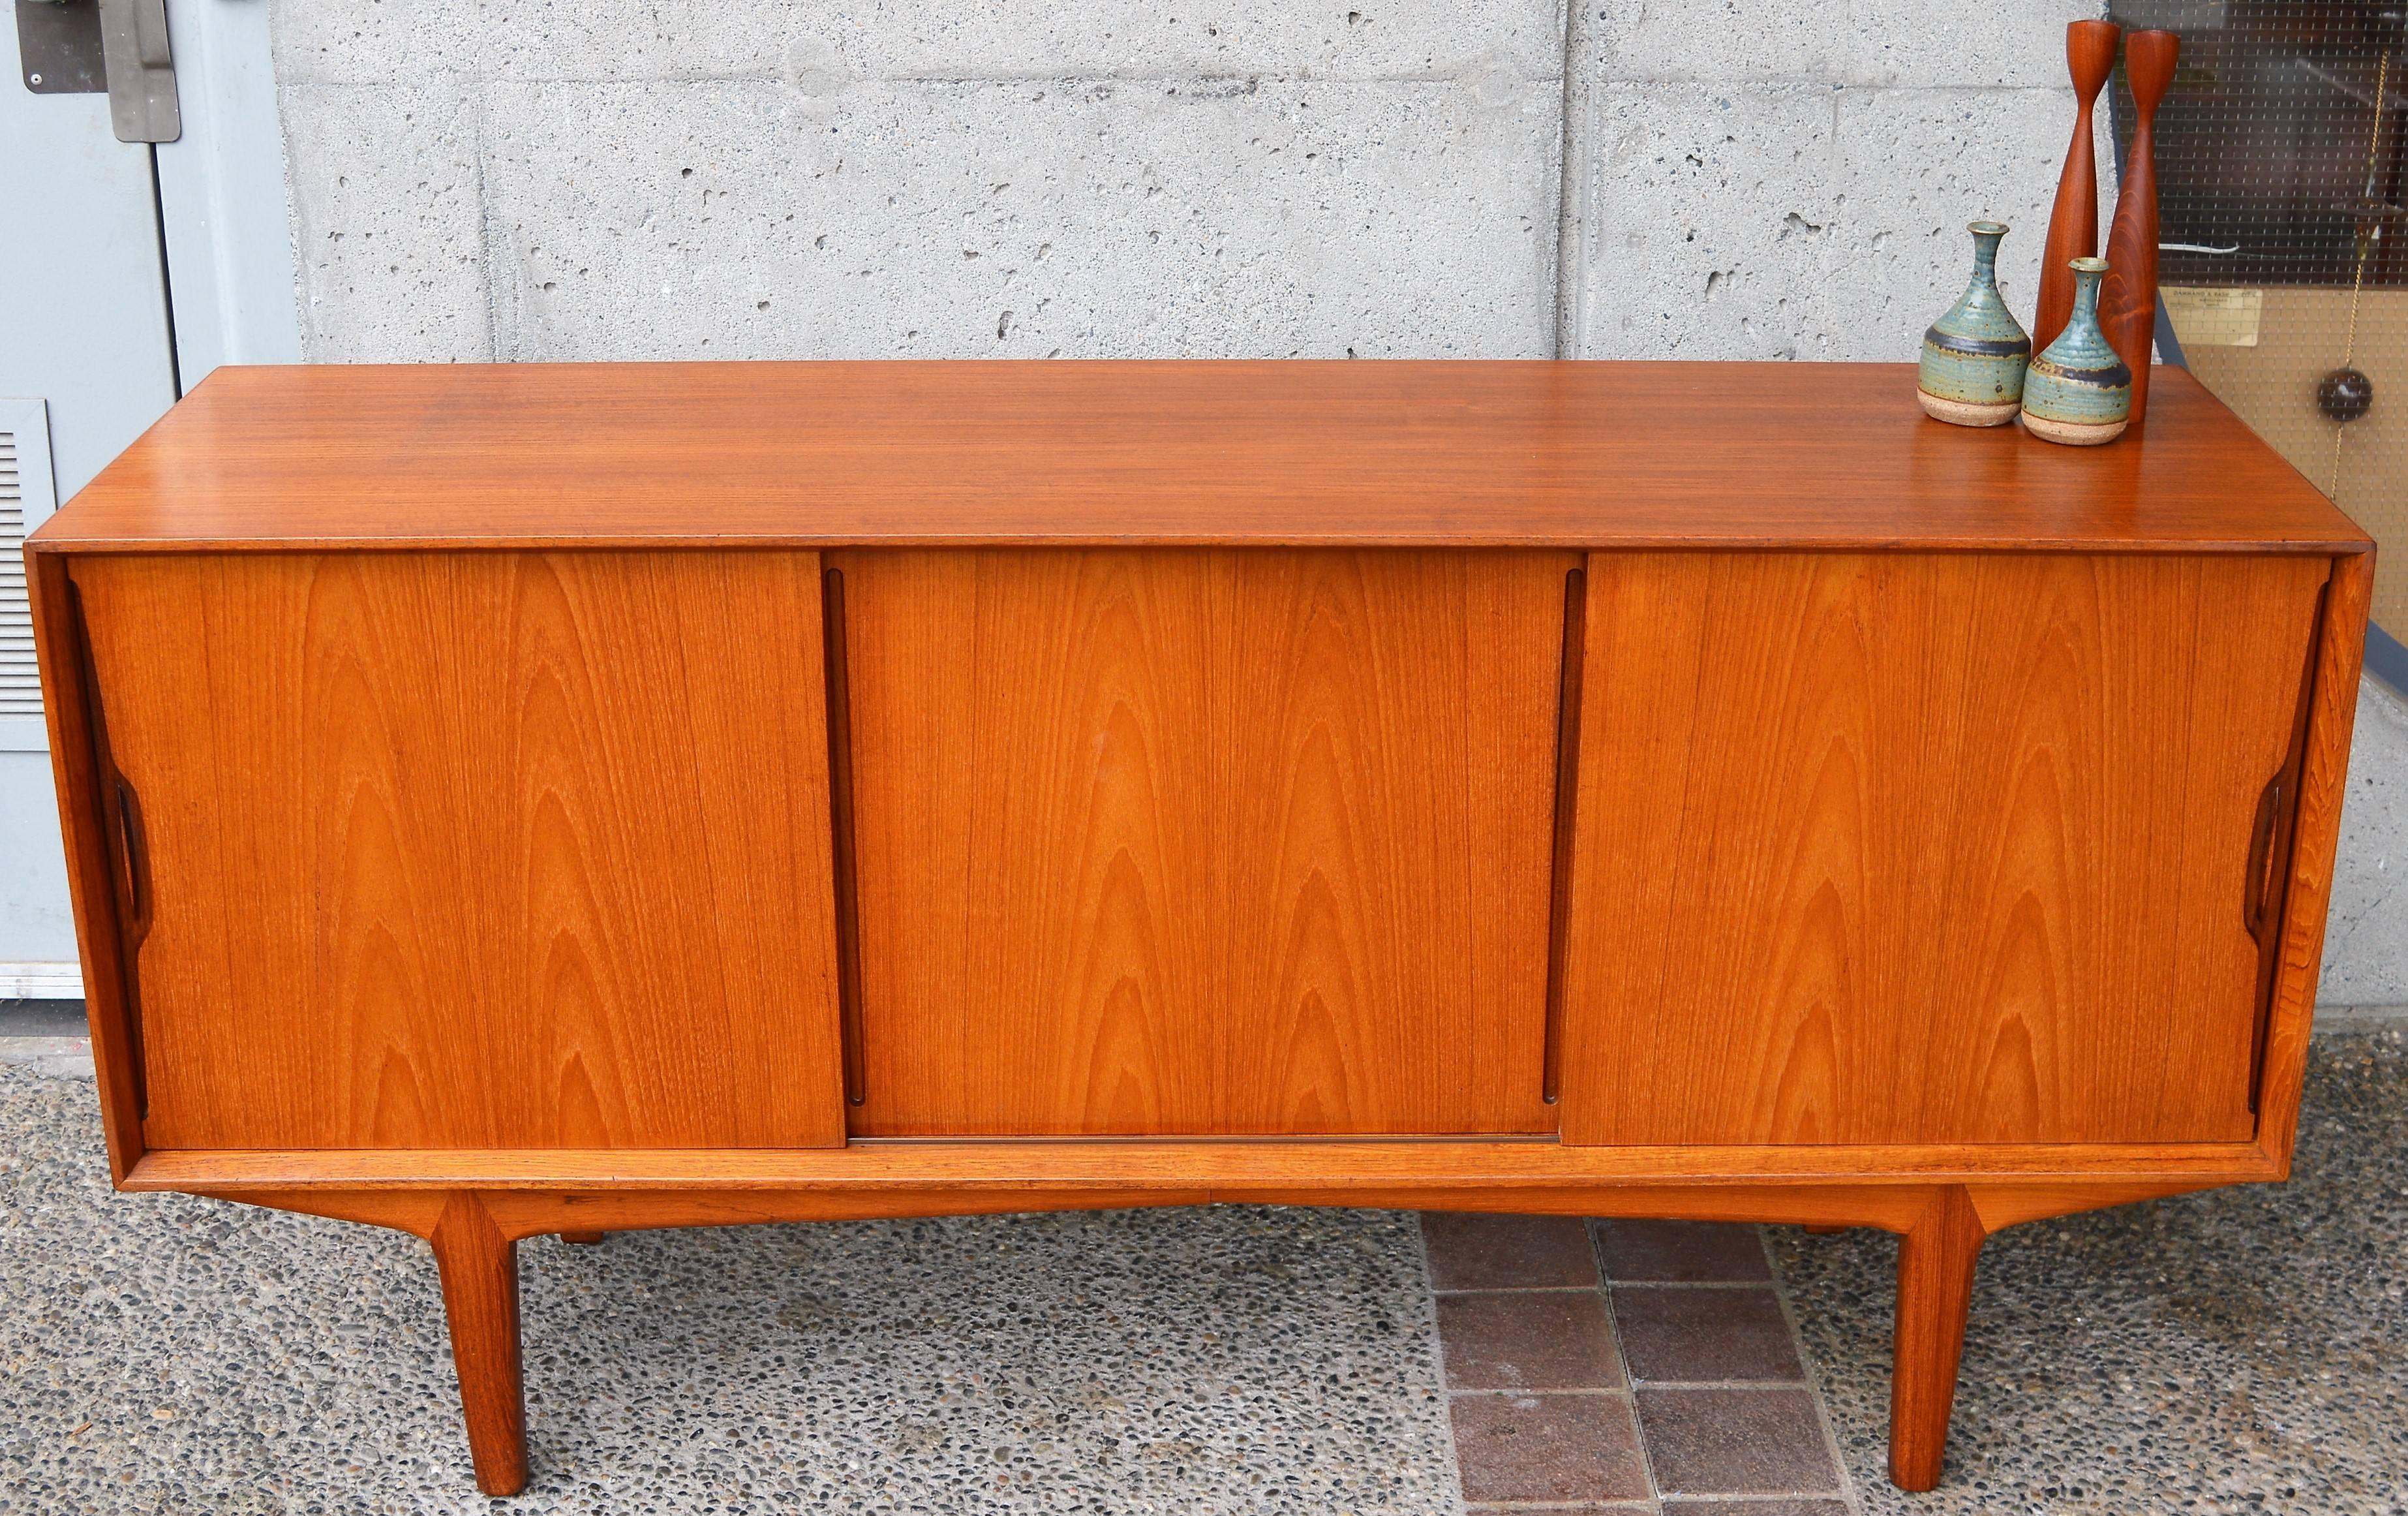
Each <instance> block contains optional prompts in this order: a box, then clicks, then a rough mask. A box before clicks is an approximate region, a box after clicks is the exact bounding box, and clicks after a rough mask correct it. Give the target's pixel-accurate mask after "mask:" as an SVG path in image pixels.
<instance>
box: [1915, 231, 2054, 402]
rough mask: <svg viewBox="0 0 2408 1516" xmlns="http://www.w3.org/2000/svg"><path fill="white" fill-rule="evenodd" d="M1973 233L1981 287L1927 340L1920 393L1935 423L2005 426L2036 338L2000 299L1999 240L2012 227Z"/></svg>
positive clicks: (1970, 288) (1918, 378)
mask: <svg viewBox="0 0 2408 1516" xmlns="http://www.w3.org/2000/svg"><path fill="white" fill-rule="evenodd" d="M1966 230H1967V231H1970V232H1971V233H1972V234H1973V282H1971V284H1968V285H1966V286H1965V293H1964V294H1963V295H1960V296H1957V303H1956V304H1955V305H1952V306H1950V307H1949V308H1948V310H1947V313H1946V314H1944V315H1942V317H1941V318H1940V319H1939V320H1938V321H1935V322H1933V323H1932V324H1931V329H1930V330H1929V331H1928V332H1925V333H1924V334H1923V362H1922V365H1921V367H1920V368H1917V370H1916V372H1915V384H1914V393H1915V398H1917V399H1919V400H1921V401H1922V402H1923V409H1924V412H1925V413H1926V414H1927V415H1929V416H1931V417H1932V418H1933V419H1935V420H1939V421H1946V422H1953V423H1955V424H1956V425H1957V426H2000V425H2002V424H2004V423H2006V422H2010V421H2013V420H2014V419H2015V408H2016V406H2017V405H2018V404H2019V403H2020V402H2021V401H2022V398H2023V393H2024V366H2025V365H2026V364H2027V363H2028V362H2029V361H2030V359H2031V338H2030V336H2029V335H2028V334H2027V333H2026V332H2025V331H2024V329H2023V326H2022V325H2021V324H2019V323H2018V322H2017V321H2016V320H2015V318H2014V314H2013V313H2012V312H2011V311H2009V310H2007V302H2006V301H2005V300H2004V299H2003V298H2001V297H2000V295H1999V272H1998V270H1999V238H2002V237H2004V236H2006V235H2007V228H2006V224H2005V223H2003V222H1996V221H1977V222H1975V223H1973V224H1971V226H1968V227H1967V228H1966Z"/></svg>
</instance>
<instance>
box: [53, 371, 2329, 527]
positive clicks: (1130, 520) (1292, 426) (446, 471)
mask: <svg viewBox="0 0 2408 1516" xmlns="http://www.w3.org/2000/svg"><path fill="white" fill-rule="evenodd" d="M718 541H724V542H729V543H740V542H750V543H762V544H783V545H798V546H869V545H889V546H904V545H926V546H939V545H970V544H979V543H985V544H994V545H1004V544H1014V543H1050V544H1054V545H1078V544H1089V545H1096V544H1109V543H1127V544H1138V543H1152V544H1162V545H1169V544H1182V545H1197V544H1226V545H1265V546H1275V545H1309V544H1322V545H1355V546H1383V547H1401V546H1427V547H1445V546H1464V547H1473V546H1534V547H1570V548H1582V547H1605V546H1627V547H1648V546H1720V547H1751V546H1799V547H1874V548H1879V547H1888V546H1895V545H1915V544H1921V545H1928V546H1934V547H1956V548H2004V549H2030V548H2045V547H2087V548H2096V549H2099V550H2101V551H2114V550H2122V549H2136V548H2137V549H2147V548H2179V547H2186V546H2191V547H2197V548H2200V549H2201V550H2204V551H2214V552H2230V551H2246V550H2251V549H2258V548H2268V547H2272V548H2284V549H2292V550H2301V551H2316V550H2321V551H2340V552H2359V551H2363V550H2364V549H2365V547H2366V545H2367V540H2366V537H2365V535H2364V534H2363V533H2362V532H2360V531H2359V530H2358V528H2357V527H2355V526H2353V525H2352V524H2351V523H2350V521H2349V520H2348V518H2347V517H2345V516H2343V514H2342V513H2340V512H2339V511H2337V510H2335V509H2334V508H2333V506H2332V505H2331V503H2330V502H2329V501H2328V500H2327V499H2326V498H2324V497H2323V496H2322V495H2320V494H2318V493H2317V492H2316V490H2315V488H2314V487H2313V486H2311V485H2310V484H2308V483H2307V482H2306V481H2305V480H2303V479H2302V478H2300V475H2299V473H2298V472H2297V471H2296V470H2295V469H2292V468H2291V467H2290V466H2289V465H2288V464H2286V463H2285V462H2284V461H2283V460H2282V458H2281V457H2280V456H2278V455H2276V454H2275V453H2274V451H2273V450H2272V448H2270V447H2268V446H2267V445H2266V444H2265V443H2264V442H2262V441H2259V440H2257V438H2256V437H2255V436H2254V435H2252V434H2251V433H2250V432H2249V430H2248V429H2247V428H2246V427H2244V426H2243V425H2242V424H2241V423H2240V421H2239V420H2237V419H2236V418H2235V417H2234V416H2233V415H2232V413H2231V412H2230V411H2228V410H2227V409H2226V408H2225V407H2224V406H2223V404H2222V403H2221V402H2219V401H2217V400H2216V399H2215V398H2214V397H2212V396H2210V395H2209V394H2208V393H2207V392H2206V391H2205V390H2204V389H2203V388H2201V387H2200V385H2199V384H2198V383H2196V382H2194V381H2193V380H2192V379H2191V378H2190V377H2189V376H2188V375H2187V374H2185V373H2183V372H2181V371H2179V370H2175V369H2171V368H2170V369H2167V370H2165V372H2164V373H2163V374H2161V375H2160V376H2159V383H2158V387H2157V391H2156V393H2155V394H2154V396H2153V397H2152V404H2151V406H2150V411H2149V435H2148V445H2147V446H2146V447H2145V448H2143V447H2121V446H2111V447H2101V448H2065V447H2057V446H2054V445H2052V444H2050V443H2047V442H2042V441H2041V440H2037V439H2035V438H2032V437H2029V436H2027V435H2026V434H2025V433H2024V432H2023V430H2022V428H2020V427H2016V426H2000V427H1997V428H1993V429H1987V430H1969V429H1967V428H1963V427H1957V426H1942V425H1941V424H1940V423H1937V422H1934V421H1930V420H1928V418H1926V417H1925V416H1924V415H1923V414H1922V412H1921V411H1920V409H1919V408H1918V407H1917V406H1916V405H1915V403H1914V365H1913V364H1737V363H1546V362H1503V363H1462V362H1412V363H1353V362H1343V361H1340V362H1293V361H1288V362H1260V363H1256V362H1201V363H1178V362H1161V363H1151V362H1149V363H1076V362H1073V363H1054V362H1002V361H996V362H984V363H951V364H945V363H739V364H598V365H558V366H552V365H520V364H503V365H495V366H483V367H471V366H464V367H451V366H443V365H425V366H409V367H396V368H365V367H363V368H351V367H340V366H323V367H308V368H234V367H228V368H220V369H218V370H217V371H216V372H215V373H213V374H211V375H210V376H209V377H208V379H207V380H205V381H204V382H203V383H201V384H200V385H198V386H197V387H196V388H195V389H194V390H193V393H192V394H191V395H189V396H187V397H185V398H184V399H183V400H182V401H181V402H180V403H179V404H178V405H177V406H176V407H175V409H174V410H172V411H169V412H168V413H167V415H166V416H165V418H164V419H162V420H161V421H160V422H159V423H158V425H156V426H153V427H151V428H150V431H149V432H148V433H146V434H145V435H144V436H143V437H142V439H141V440H138V441H137V442H136V443H135V444H134V446H133V447H131V448H129V449H128V450H127V451H126V452H125V453H124V455H122V456H121V457H119V458H118V459H117V461H116V462H114V463H112V464H110V465H109V466H108V469H105V470H103V472H102V473H101V475H100V476H99V478H97V479H96V480H94V481H93V484H91V485H90V486H89V487H87V488H86V489H85V490H84V491H83V492H82V493H81V494H79V496H78V497H77V498H76V499H75V500H74V501H73V502H71V503H70V504H69V505H68V506H67V507H66V508H65V510H63V511H61V512H59V513H57V514H56V515H55V516H53V517H52V518H51V519H50V521H49V522H48V523H46V524H45V525H44V526H43V527H42V528H41V529H40V530H39V531H38V532H37V533H36V542H37V544H39V545H40V546H42V547H45V548H48V547H53V546H55V547H70V546H72V547H77V548H83V549H99V548H122V549H162V550H189V549H192V548H194V547H201V546H210V545H216V546H223V547H228V548H296V547H322V546H330V545H336V544H345V545H351V546H360V547H408V546H480V545H481V546H521V547H527V546H552V545H563V544H572V545H574V544H582V545H605V544H609V543H614V542H615V543H624V544H652V545H671V544H687V545H693V544H705V543H710V542H718Z"/></svg>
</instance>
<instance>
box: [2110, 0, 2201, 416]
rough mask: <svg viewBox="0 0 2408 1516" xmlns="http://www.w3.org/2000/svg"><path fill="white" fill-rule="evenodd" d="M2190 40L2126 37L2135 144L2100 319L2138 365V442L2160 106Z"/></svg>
mask: <svg viewBox="0 0 2408 1516" xmlns="http://www.w3.org/2000/svg"><path fill="white" fill-rule="evenodd" d="M2181 50H2182V39H2181V38H2179V37H2177V36H2174V34H2173V33H2171V32H2164V31H2139V32H2134V33H2133V34H2132V35H2131V36H2128V37H2127V38H2126V39H2125V41H2124V75H2125V81H2126V82H2127V83H2128V84H2129V85H2130V86H2131V91H2132V145H2131V147H2130V148H2129V149H2128V150H2127V151H2126V152H2125V154H2124V171H2123V172H2122V173H2121V174H2119V175H2117V176H2116V185H2115V219H2114V223H2113V224H2111V225H2110V226H2109V227H2108V229H2107V273H2106V277H2105V278H2104V279H2102V280H2101V281H2100V286H2099V325H2100V330H2102V331H2104V332H2105V333H2106V334H2107V342H2108V345H2109V346H2111V347H2113V348H2114V350H2115V355H2116V356H2117V357H2119V358H2121V359H2123V360H2124V363H2125V366H2126V367H2127V368H2130V369H2131V370H2132V417H2131V421H2130V423H2129V424H2128V425H2127V426H2125V428H2124V436H2125V437H2127V438H2129V439H2135V440H2137V439H2138V438H2139V437H2140V435H2141V433H2142V432H2143V429H2145V428H2146V427H2147V426H2148V423H2149V420H2150V407H2149V387H2150V383H2151V376H2152V375H2153V373H2154V372H2155V369H2156V367H2157V366H2156V363H2155V362H2154V355H2155V354H2156V352H2157V107H2158V105H2159V104H2160V103H2162V102H2163V101H2164V99H2165V97H2166V91H2167V90H2168V89H2170V88H2171V87H2172V85H2173V81H2174V60H2175V58H2176V56H2177V55H2178V54H2179V53H2180V51H2181Z"/></svg>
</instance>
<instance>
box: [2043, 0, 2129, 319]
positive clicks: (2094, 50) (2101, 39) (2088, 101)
mask: <svg viewBox="0 0 2408 1516" xmlns="http://www.w3.org/2000/svg"><path fill="white" fill-rule="evenodd" d="M2123 35H2124V29H2123V28H2122V27H2120V26H2118V25H2116V24H2115V23H2114V22H2109V21H2097V20H2090V21H2075V22H2066V23H2065V66H2066V71H2067V72H2068V73H2069V74H2070V75H2071V77H2072V80H2073V140H2072V141H2071V142H2070V143H2068V144H2067V145H2066V149H2065V166H2064V167H2063V168H2061V169H2059V170H2058V171H2057V201H2056V203H2055V205H2053V206H2052V207H2051V208H2050V209H2049V214H2048V238H2047V240H2046V241H2045V242H2044V243H2043V244H2042V248H2041V254H2040V294H2039V295H2038V296H2036V297H2035V298H2034V300H2033V302H2032V311H2033V314H2032V330H2031V350H2032V352H2033V354H2035V355H2037V354H2042V353H2045V352H2047V351H2048V345H2049V344H2050V343H2051V342H2054V341H2056V340H2057V334H2058V333H2060V332H2062V331H2064V330H2065V324H2066V323H2067V322H2068V321H2070V320H2071V319H2072V316H2073V270H2072V268H2071V267H2070V265H2071V263H2072V261H2073V260H2074V259H2076V258H2087V257H2090V256H2092V255H2093V254H2095V253H2098V251H2099V168H2098V165H2097V162H2096V149H2095V148H2094V146H2093V143H2092V138H2093V137H2094V136H2095V135H2096V132H2095V130H2094V127H2095V124H2096V123H2095V120H2094V109H2095V107H2096V105H2097V103H2098V100H2099V92H2100V90H2101V89H2103V88H2105V87H2106V84H2107V76H2108V75H2109V74H2111V73H2113V72H2114V68H2115V43H2116V39H2117V38H2119V37H2121V36H2123Z"/></svg>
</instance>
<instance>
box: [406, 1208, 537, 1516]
mask: <svg viewBox="0 0 2408 1516" xmlns="http://www.w3.org/2000/svg"><path fill="white" fill-rule="evenodd" d="M428 1240H429V1241H430V1242H432V1243H433V1244H434V1247H435V1264H436V1269H437V1273H438V1274H439V1275H440V1276H441V1278H442V1280H443V1314H444V1316H445V1317H446V1318H447V1319H448V1321H449V1322H450V1325H451V1328H452V1367H453V1369H454V1370H456V1371H457V1373H458V1375H459V1379H460V1405H461V1408H462V1409H463V1410H464V1411H465V1412H466V1417H467V1422H468V1453H469V1457H470V1460H471V1461H472V1462H473V1463H474V1464H475V1465H476V1467H477V1488H478V1489H479V1490H480V1491H482V1492H484V1493H485V1494H489V1495H513V1494H518V1493H519V1492H520V1491H521V1490H523V1489H525V1488H526V1481H527V1456H526V1393H525V1379H524V1374H523V1366H522V1360H521V1357H520V1351H519V1267H518V1245H517V1243H516V1241H515V1240H514V1239H512V1238H509V1237H506V1236H504V1235H503V1234H502V1232H501V1229H500V1228H499V1227H497V1226H495V1224H494V1219H493V1217H492V1216H490V1215H488V1214H487V1213H486V1210H485V1207H484V1206H482V1205H481V1204H480V1203H479V1202H478V1199H477V1197H476V1196H474V1195H466V1194H462V1195H454V1196H452V1198H451V1200H450V1201H449V1202H448V1203H447V1204H446V1205H445V1206H444V1207H443V1212H442V1215H441V1216H440V1217H439V1218H438V1219H437V1221H436V1223H435V1232H434V1234H433V1236H431V1237H430V1238H429V1239H428Z"/></svg>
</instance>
